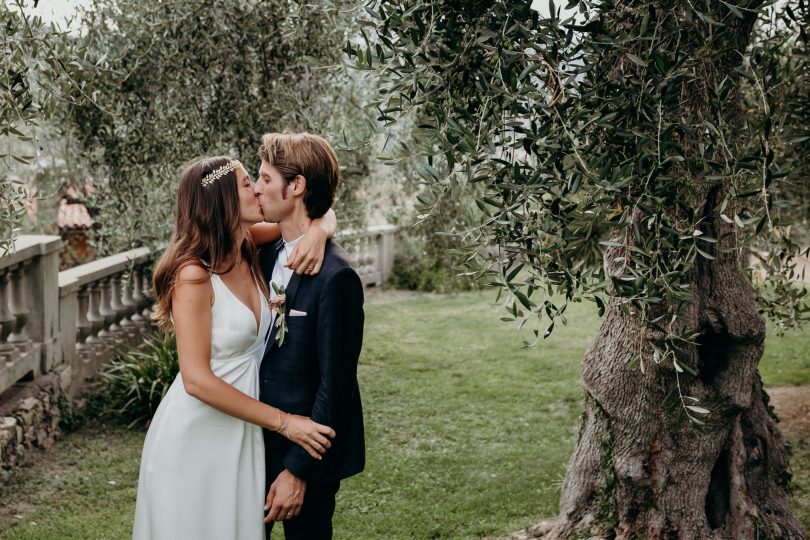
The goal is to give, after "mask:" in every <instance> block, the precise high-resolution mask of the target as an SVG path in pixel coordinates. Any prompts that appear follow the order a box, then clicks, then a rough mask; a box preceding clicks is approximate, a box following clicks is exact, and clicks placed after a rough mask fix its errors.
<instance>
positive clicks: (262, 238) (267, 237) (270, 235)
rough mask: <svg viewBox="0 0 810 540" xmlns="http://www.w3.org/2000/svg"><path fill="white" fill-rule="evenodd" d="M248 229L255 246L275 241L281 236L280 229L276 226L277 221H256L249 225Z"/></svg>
mask: <svg viewBox="0 0 810 540" xmlns="http://www.w3.org/2000/svg"><path fill="white" fill-rule="evenodd" d="M248 231H249V232H250V236H252V237H253V241H254V242H255V243H256V245H257V246H260V245H262V244H268V243H270V242H275V241H276V240H278V239H279V238H281V229H279V228H278V223H264V222H262V223H256V224H254V225H251V226H250V228H249V229H248Z"/></svg>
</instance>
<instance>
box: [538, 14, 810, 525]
mask: <svg viewBox="0 0 810 540" xmlns="http://www.w3.org/2000/svg"><path fill="white" fill-rule="evenodd" d="M627 9H634V8H630V7H628V8H627ZM635 9H646V8H635ZM755 17H756V14H753V13H752V12H747V14H746V17H745V18H744V19H740V20H738V21H737V24H736V28H734V29H732V30H734V31H733V32H730V33H729V38H728V47H727V49H726V50H725V51H722V52H720V53H718V54H716V55H715V57H714V58H715V59H716V60H715V61H714V63H713V65H709V66H708V68H707V70H706V72H705V73H703V74H702V75H703V76H704V77H705V79H704V80H705V81H709V82H711V81H712V80H721V79H722V77H731V78H735V77H737V76H736V75H735V73H734V68H735V67H737V66H738V65H739V64H740V62H741V58H742V54H741V52H743V51H744V50H745V48H746V47H747V45H748V41H749V39H750V36H751V31H752V28H753V25H754V22H755ZM620 62H621V60H620V61H619V63H620ZM615 76H626V74H625V72H624V71H622V70H621V69H619V70H617V72H616V75H615ZM682 95H683V98H684V100H683V101H684V103H687V104H692V105H687V109H688V108H689V107H691V109H690V110H688V111H687V113H686V114H685V115H684V116H685V117H687V118H688V119H689V120H690V121H689V124H691V126H699V125H700V122H701V121H702V116H705V115H706V114H707V112H706V110H707V109H708V107H707V103H708V102H707V100H709V99H711V96H708V95H706V93H705V90H704V87H703V84H702V82H701V81H697V82H695V83H693V84H692V85H691V86H689V87H684V88H683V89H682ZM741 103H742V101H741V97H740V94H739V91H738V92H737V93H736V95H734V96H732V98H731V99H729V100H728V101H727V102H726V103H723V104H720V108H721V109H722V112H723V114H724V116H725V117H726V118H734V117H735V116H736V119H737V121H739V122H742V121H743V114H744V113H743V112H742V111H741V108H742V107H741ZM691 126H690V127H691ZM689 131H690V130H689V129H688V130H687V132H689ZM691 133H695V134H696V137H699V136H700V135H699V134H700V133H701V129H693V130H691ZM684 173H685V174H687V175H688V176H689V178H690V179H691V182H692V183H693V185H694V199H693V200H692V201H691V206H692V207H693V209H694V210H695V213H694V215H696V216H702V218H703V220H702V221H701V223H702V224H703V225H702V227H704V229H703V232H704V233H706V234H708V235H710V236H712V237H714V238H718V239H721V241H720V243H719V244H715V246H716V247H715V249H709V247H708V246H707V250H708V251H709V252H710V254H711V255H713V256H714V259H713V260H709V259H706V258H704V257H698V260H697V263H696V264H695V266H694V268H693V271H692V274H691V291H692V292H693V294H694V302H693V303H692V304H691V305H690V306H689V307H688V308H686V310H685V312H684V313H682V314H681V315H680V316H679V319H678V322H677V324H678V325H679V326H680V327H681V328H682V329H695V330H697V331H699V332H700V336H699V337H698V338H697V340H696V342H697V343H696V344H693V345H686V346H684V347H683V351H682V354H680V355H679V357H678V362H680V364H681V365H686V366H687V367H688V368H691V369H692V370H693V371H694V372H696V373H697V375H696V376H692V375H689V374H688V373H687V372H683V373H680V374H679V373H676V371H675V369H674V367H673V363H672V361H671V359H669V360H666V361H661V362H660V363H658V364H656V363H651V362H649V361H648V362H647V363H646V365H645V367H646V370H645V371H646V373H642V371H641V370H640V369H639V366H638V365H633V366H632V367H631V366H628V363H630V360H631V359H633V358H635V357H637V356H638V355H639V353H642V354H643V356H644V357H646V358H650V356H651V355H650V354H649V353H650V349H649V347H650V343H651V342H652V343H655V342H656V340H658V339H661V337H662V336H657V335H655V331H653V330H650V329H649V327H645V326H643V325H642V324H640V323H639V318H638V317H636V316H634V314H632V313H628V312H627V310H626V309H623V308H622V306H621V305H620V301H619V300H616V299H614V300H612V301H611V303H610V305H609V306H608V309H607V312H606V314H605V317H604V320H603V321H602V325H601V328H600V330H599V333H598V335H597V336H596V338H595V339H594V341H593V343H592V344H591V346H590V348H589V350H588V351H587V353H586V355H585V358H584V359H583V361H582V384H583V387H584V390H585V394H586V400H585V411H584V413H583V416H582V426H581V429H580V434H579V441H578V444H577V448H576V450H575V452H574V454H573V456H572V457H571V461H570V464H569V466H568V471H567V474H566V477H565V481H564V483H563V486H562V492H561V500H560V515H559V517H558V518H557V519H556V520H555V521H552V522H544V523H541V524H538V525H537V526H535V527H533V528H531V529H529V530H527V531H526V532H524V533H523V535H522V536H524V537H530V538H531V537H545V538H571V537H583V536H584V537H588V536H599V537H607V538H613V537H616V538H647V539H655V538H673V539H675V538H677V539H689V540H699V539H720V538H723V539H726V538H728V539H735V540H736V539H748V538H751V539H754V538H791V539H793V538H798V539H801V538H806V534H805V532H804V531H803V529H802V527H801V524H800V523H799V522H798V520H797V519H796V517H795V515H794V514H793V512H792V511H791V508H790V506H789V504H788V498H787V488H788V486H787V483H788V481H789V478H790V475H789V473H788V455H789V453H788V449H787V446H786V444H785V441H784V439H783V437H782V435H781V434H780V432H779V429H778V427H777V421H776V419H775V417H774V416H773V414H772V412H771V411H770V409H769V406H768V397H767V394H766V393H765V391H764V390H763V388H762V381H761V379H760V377H759V373H758V370H757V366H758V363H759V360H760V358H761V356H762V352H763V348H764V339H765V324H764V322H763V320H762V317H761V316H760V315H759V312H758V310H757V306H756V304H755V296H754V291H753V289H752V287H751V285H750V283H749V282H748V280H747V278H746V276H745V273H744V270H743V268H744V266H745V264H744V261H742V260H741V258H742V257H745V256H746V255H745V251H743V250H739V249H736V247H737V246H735V245H734V242H735V239H734V238H735V235H734V233H733V228H734V227H735V225H734V224H728V223H726V222H725V221H723V220H722V219H720V212H719V206H720V202H721V201H722V199H723V198H724V197H725V196H726V194H727V193H729V190H730V189H731V186H730V184H728V183H725V184H719V185H718V184H712V183H711V182H704V181H703V178H702V173H701V172H700V171H689V169H688V165H687V167H686V168H685V170H684ZM732 200H733V197H732ZM732 206H733V203H732ZM729 211H730V212H731V213H730V214H729V215H733V212H734V209H733V208H730V209H727V210H726V213H729ZM638 217H639V221H640V220H641V218H642V217H643V216H638ZM622 234H624V233H622ZM629 241H631V242H632V238H630V239H629ZM620 249H621V248H610V249H609V250H608V251H607V253H606V254H605V268H606V270H607V272H608V274H616V273H617V272H618V269H617V268H613V266H615V263H613V262H612V261H614V259H615V257H616V256H617V255H621V253H618V250H620ZM682 396H690V397H694V398H697V399H699V400H700V401H699V402H694V401H691V400H689V399H688V398H686V397H682ZM673 403H674V404H675V405H676V406H675V407H674V410H673V407H672V406H671V405H672V404H673ZM683 405H699V406H701V407H705V408H706V409H709V410H710V413H709V414H707V415H702V414H699V413H693V415H694V416H696V417H699V418H700V419H701V420H703V421H705V426H703V427H702V428H696V427H695V426H694V425H691V424H690V422H689V421H678V416H679V411H683Z"/></svg>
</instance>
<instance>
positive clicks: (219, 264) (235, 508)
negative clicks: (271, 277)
mask: <svg viewBox="0 0 810 540" xmlns="http://www.w3.org/2000/svg"><path fill="white" fill-rule="evenodd" d="M324 218H325V219H324V221H325V222H324V223H321V220H315V221H314V222H313V225H312V226H311V227H310V229H309V231H308V232H307V234H306V235H305V236H304V237H303V238H302V240H301V243H300V244H299V247H298V248H297V250H298V251H297V253H293V257H291V259H290V263H289V264H288V265H289V266H293V267H295V268H296V269H297V270H300V269H304V268H308V267H310V266H313V263H314V266H315V270H314V272H317V268H319V267H320V262H321V261H322V260H323V252H324V245H325V242H326V237H327V236H331V235H332V234H334V230H335V226H336V222H335V216H334V213H333V212H331V213H330V214H327V216H324ZM263 221H264V220H263V216H262V211H261V208H260V207H259V203H258V201H257V199H256V196H255V195H254V193H253V184H252V182H251V180H250V177H249V176H248V174H247V172H246V171H245V169H244V167H243V166H242V164H241V163H239V162H238V161H236V160H233V159H231V158H229V157H213V158H199V159H197V160H195V161H193V162H192V163H191V164H189V165H188V166H187V167H186V168H185V170H184V171H183V173H182V174H181V176H180V185H179V190H178V198H177V217H176V222H175V227H174V234H173V236H172V240H171V242H170V244H169V247H168V248H167V249H166V251H165V253H164V254H163V257H162V258H161V259H160V261H159V262H158V265H157V267H156V269H155V273H154V291H155V308H154V316H153V317H154V318H155V320H156V321H157V322H158V323H159V324H160V325H161V326H162V327H163V328H164V329H166V330H169V329H171V328H174V331H175V333H176V335H177V353H178V356H179V361H180V373H179V374H178V376H177V378H176V379H175V381H174V382H173V383H172V385H171V387H170V388H169V391H168V392H167V393H166V396H165V397H164V399H163V401H162V402H161V403H160V406H159V407H158V409H157V412H156V413H155V417H154V419H153V421H152V424H151V425H150V427H149V431H148V432H147V434H146V440H145V441H144V447H143V455H142V458H141V470H140V476H139V480H138V499H137V503H136V507H135V525H134V529H133V533H132V536H133V538H134V539H137V540H142V539H151V540H157V539H167V540H169V539H171V540H182V539H195V540H199V539H212V540H213V539H216V540H221V539H237V538H238V539H240V540H243V539H244V540H259V539H261V538H264V523H263V521H262V520H263V517H264V516H263V505H264V500H265V494H264V487H265V486H264V483H265V473H264V463H265V460H264V442H263V438H262V428H265V429H268V430H273V431H276V432H279V433H281V434H282V435H284V436H286V437H287V438H288V439H290V440H291V441H292V442H294V443H297V444H299V445H301V446H302V447H303V448H304V449H305V450H306V451H307V452H309V453H310V454H311V455H312V456H313V457H315V458H318V459H320V456H321V454H323V453H324V452H326V451H327V449H328V448H329V447H330V438H332V437H334V436H335V432H334V431H333V430H332V429H331V428H329V427H328V426H324V425H321V424H318V423H315V422H313V421H312V420H310V419H309V418H307V417H304V416H298V415H293V414H290V413H287V412H285V411H282V410H279V409H276V408H275V407H271V406H270V405H267V404H265V403H262V402H261V401H259V400H258V392H259V387H258V382H259V381H258V373H259V364H260V362H261V359H262V355H263V353H264V348H265V339H266V336H267V335H268V334H269V326H270V320H271V317H270V299H269V291H268V289H267V284H266V283H264V281H263V280H262V279H260V277H259V276H261V275H262V274H261V272H260V271H259V269H258V265H257V259H256V249H255V243H254V239H255V240H256V241H259V242H262V243H263V242H267V241H271V240H275V239H277V238H278V237H279V236H280V233H279V231H278V227H277V226H276V225H274V224H265V223H262V222H263Z"/></svg>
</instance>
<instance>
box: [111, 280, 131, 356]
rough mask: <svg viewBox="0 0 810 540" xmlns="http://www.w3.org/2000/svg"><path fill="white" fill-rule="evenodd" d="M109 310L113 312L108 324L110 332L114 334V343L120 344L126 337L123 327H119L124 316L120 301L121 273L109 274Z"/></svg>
mask: <svg viewBox="0 0 810 540" xmlns="http://www.w3.org/2000/svg"><path fill="white" fill-rule="evenodd" d="M109 293H110V302H109V305H110V311H112V312H113V320H112V324H111V325H110V333H111V334H112V335H113V336H114V338H115V341H116V343H118V344H120V343H121V342H125V341H126V339H127V336H126V332H125V331H124V328H122V327H121V324H120V323H121V322H122V321H123V319H124V318H125V316H126V313H124V309H125V308H124V304H123V303H121V274H120V273H119V274H115V275H114V276H110V286H109Z"/></svg>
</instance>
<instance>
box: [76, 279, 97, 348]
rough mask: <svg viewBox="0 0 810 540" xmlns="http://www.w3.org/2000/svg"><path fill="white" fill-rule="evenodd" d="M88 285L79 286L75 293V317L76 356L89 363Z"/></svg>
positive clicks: (90, 329)
mask: <svg viewBox="0 0 810 540" xmlns="http://www.w3.org/2000/svg"><path fill="white" fill-rule="evenodd" d="M89 289H90V286H89V285H85V286H83V287H80V288H79V290H78V292H77V293H76V299H77V304H78V313H77V317H76V356H78V357H79V358H80V359H81V361H82V362H84V363H89V362H91V361H92V360H93V358H94V354H93V353H94V351H93V339H94V338H93V323H92V321H91V320H90V319H89V318H88V316H89V314H90V290H89Z"/></svg>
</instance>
